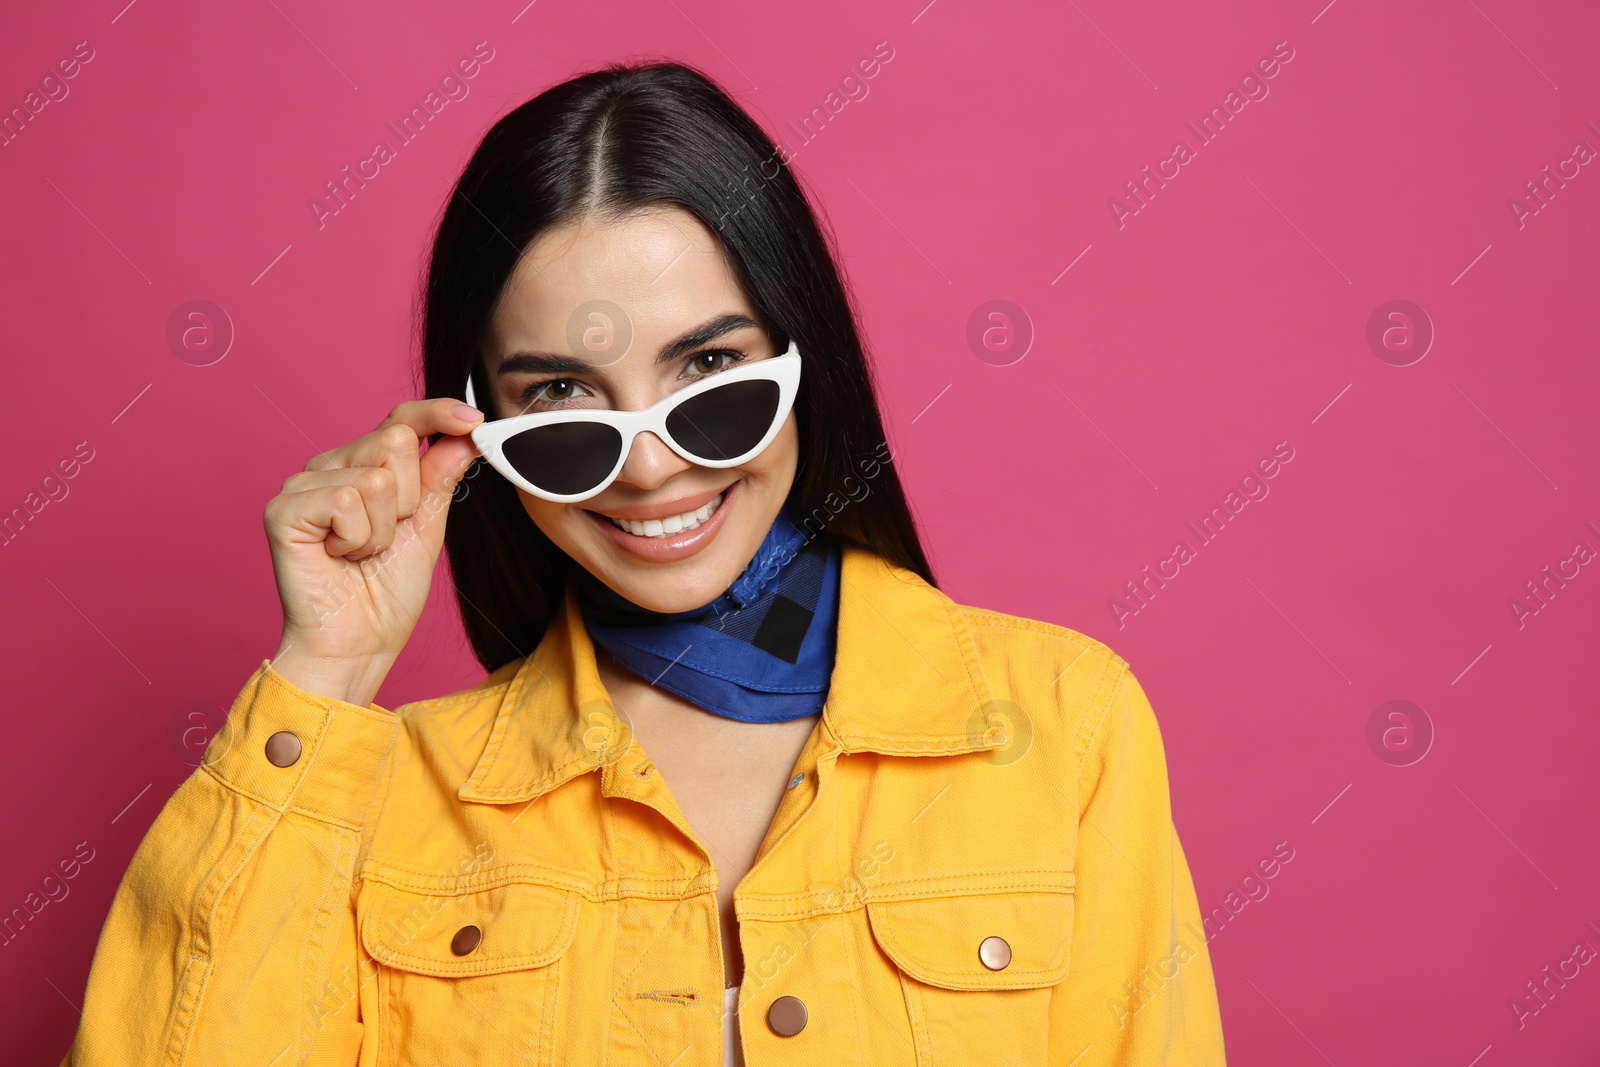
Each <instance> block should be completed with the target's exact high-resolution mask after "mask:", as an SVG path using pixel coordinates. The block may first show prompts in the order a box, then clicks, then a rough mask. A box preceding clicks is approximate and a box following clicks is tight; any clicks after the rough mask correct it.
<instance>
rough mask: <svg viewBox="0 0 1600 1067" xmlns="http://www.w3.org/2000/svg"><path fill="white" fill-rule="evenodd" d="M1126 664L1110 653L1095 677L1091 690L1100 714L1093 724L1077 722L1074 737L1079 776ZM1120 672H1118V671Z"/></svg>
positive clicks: (1113, 700) (1102, 727)
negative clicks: (1076, 731) (1100, 697)
mask: <svg viewBox="0 0 1600 1067" xmlns="http://www.w3.org/2000/svg"><path fill="white" fill-rule="evenodd" d="M1127 671H1128V665H1127V663H1126V662H1124V661H1123V659H1122V657H1120V656H1118V655H1115V654H1112V655H1110V656H1108V657H1107V658H1106V661H1105V663H1104V665H1103V666H1102V667H1101V669H1100V677H1098V678H1097V679H1095V683H1094V688H1093V690H1092V691H1093V692H1094V693H1095V694H1096V697H1097V699H1096V703H1097V704H1099V706H1100V714H1099V715H1097V716H1096V717H1095V719H1094V726H1092V727H1090V726H1089V724H1088V723H1087V722H1083V723H1079V725H1078V737H1077V738H1076V739H1075V744H1076V747H1077V752H1076V753H1075V755H1076V756H1077V757H1078V772H1079V775H1080V777H1081V775H1082V772H1083V763H1084V760H1085V759H1087V758H1088V755H1089V751H1090V750H1091V749H1092V748H1094V746H1095V744H1096V743H1097V742H1098V741H1099V739H1100V731H1101V730H1102V729H1104V727H1105V722H1106V719H1107V718H1108V717H1109V716H1110V712H1111V706H1112V704H1114V703H1115V702H1116V697H1117V687H1118V686H1119V685H1120V684H1121V674H1122V673H1127ZM1119 672H1120V673H1119ZM1100 694H1105V698H1104V699H1103V700H1101V699H1098V698H1099V696H1100Z"/></svg>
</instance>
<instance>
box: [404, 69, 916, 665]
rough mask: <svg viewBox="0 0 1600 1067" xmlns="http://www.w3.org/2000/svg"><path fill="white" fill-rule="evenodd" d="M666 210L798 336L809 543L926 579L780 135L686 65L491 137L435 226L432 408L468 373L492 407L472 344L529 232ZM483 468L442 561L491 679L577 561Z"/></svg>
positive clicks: (534, 633)
mask: <svg viewBox="0 0 1600 1067" xmlns="http://www.w3.org/2000/svg"><path fill="white" fill-rule="evenodd" d="M663 204H665V205H673V206H676V207H679V208H682V209H684V210H686V211H688V212H690V213H691V214H693V215H695V216H696V217H698V218H699V220H700V221H701V222H702V223H704V224H705V225H706V227H707V228H709V229H710V230H711V232H712V233H713V234H715V235H716V237H717V240H718V242H719V243H720V245H721V247H722V250H723V253H724V254H725V255H726V256H727V259H728V262H729V264H730V266H731V268H732V270H733V272H734V274H735V276H736V277H737V278H738V280H739V283H740V285H741V286H742V287H743V289H744V292H745V294H746V295H747V296H748V298H749V299H750V302H751V303H752V304H753V305H755V307H756V309H757V310H758V312H759V317H760V318H761V319H762V320H763V325H764V326H765V327H766V328H767V330H768V332H769V333H771V334H772V335H773V338H774V343H775V344H778V345H779V349H780V350H781V349H782V348H783V347H785V346H786V345H787V341H788V339H791V338H792V339H793V340H794V341H795V342H796V343H797V344H798V345H799V347H800V351H801V352H803V353H804V354H805V360H806V370H805V374H803V375H802V376H801V380H800V391H799V395H798V396H797V397H796V399H795V412H796V420H797V424H798V428H799V437H800V460H799V465H798V469H797V471H796V474H795V484H794V487H793V488H792V489H791V491H790V495H789V499H790V500H792V501H795V502H796V503H798V505H799V507H800V509H801V511H802V512H803V513H804V514H805V515H806V516H807V525H808V527H809V528H810V530H811V532H813V533H817V532H820V531H821V530H823V529H824V528H825V530H826V532H827V533H828V534H831V535H833V536H837V537H839V538H842V539H844V540H847V541H851V542H854V543H855V544H857V545H860V546H862V547H865V548H868V549H870V550H872V551H874V552H876V553H878V554H879V555H881V556H883V557H884V558H886V559H888V560H889V561H891V562H893V563H896V564H899V565H900V566H902V567H905V568H906V569H908V570H910V571H913V572H914V573H916V574H918V575H919V576H921V577H922V578H923V579H924V580H925V581H927V582H928V583H930V584H934V578H933V573H932V570H931V569H930V567H929V565H928V561H927V558H926V556H925V555H924V554H923V550H922V545H921V542H920V541H919V540H918V538H917V530H916V525H915V523H914V522H913V521H912V518H911V512H910V509H909V508H908V507H907V505H906V499H905V493H904V491H903V490H902V488H901V485H900V479H899V477H898V476H897V474H896V472H895V469H894V466H893V465H892V463H891V462H890V460H889V452H888V448H887V445H886V444H885V440H886V439H885V436H884V432H883V424H882V421H881V420H880V418H879V414H878V407H877V399H876V395H875V390H874V388H873V382H872V373H871V370H870V368H869V366H868V364H867V361H866V358H865V356H864V354H863V352H862V346H861V339H860V337H859V336H858V335H857V332H856V323H855V317H854V315H853V314H852V310H851V306H850V301H849V298H848V297H847V296H846V293H845V289H844V285H843V283H842V282H841V280H840V277H839V271H838V268H837V267H836V266H835V264H834V261H833V257H832V255H831V254H830V252H829V248H828V244H827V241H826V240H825V238H824V237H823V233H822V230H821V228H820V227H819V226H818V223H817V219H816V216H815V215H814V214H813V213H812V211H811V207H810V205H809V204H808V203H807V201H806V198H805V195H804V194H803V193H802V192H801V190H800V186H799V184H798V183H797V182H796V181H795V178H794V176H793V175H792V174H791V173H790V171H789V167H788V165H787V161H786V160H785V159H783V158H781V157H780V155H779V153H778V151H777V149H776V147H775V146H774V144H773V142H772V141H771V140H770V139H769V138H768V137H767V135H766V134H765V133H764V132H763V131H762V130H761V128H760V127H759V126H758V125H757V124H756V123H755V121H754V120H752V119H751V118H750V116H748V115H747V114H745V112H744V111H743V110H742V109H741V108H740V107H739V106H738V105H737V104H736V103H734V101H733V100H732V99H731V98H729V96H728V95H727V94H726V93H725V92H723V91H722V90H721V89H720V88H718V87H717V85H716V84H715V83H713V82H712V81H711V80H710V79H709V78H707V77H706V76H705V75H704V74H702V73H700V72H699V71H696V70H694V69H692V68H690V67H686V66H683V65H681V64H678V63H649V64H641V65H629V66H612V67H608V68H606V69H604V70H598V71H593V72H590V73H587V74H583V75H580V76H578V77H575V78H573V79H571V80H569V81H565V82H562V83H561V84H559V85H556V86H553V87H552V88H550V89H547V90H545V91H544V92H542V93H540V94H539V95H538V96H536V97H534V98H533V99H532V100H529V101H528V102H527V103H525V104H523V105H522V106H520V107H518V108H517V109H516V110H514V111H512V112H511V113H509V114H508V115H506V116H505V117H504V118H502V119H500V121H498V122H496V123H495V125H494V127H493V128H492V129H490V130H489V132H488V134H486V135H485V136H484V138H483V141H482V143H480V144H479V145H478V148H477V151H475V152H474V153H473V154H472V158H471V159H470V160H469V161H468V162H467V165H466V168H465V170H463V171H462V173H461V177H460V178H459V179H458V180H457V182H456V185H455V188H454V190H452V192H451V195H450V200H449V202H448V203H447V205H446V206H445V209H444V212H443V214H442V216H441V217H440V220H439V226H438V232H437V234H436V235H435V237H434V242H433V251H432V257H431V260H430V262H429V265H428V274H427V278H426V281H425V283H424V286H423V289H422V292H421V295H420V307H419V313H420V317H421V320H422V378H423V381H422V386H423V389H424V391H425V392H424V395H426V396H429V397H439V396H449V397H459V396H461V394H462V393H463V392H464V391H465V389H464V386H465V383H466V377H467V374H468V373H469V372H470V373H472V374H474V375H475V377H474V378H473V383H474V388H475V389H476V391H477V394H478V395H479V396H485V397H486V396H489V395H490V392H489V390H488V388H487V381H486V379H485V378H484V367H483V361H482V359H481V358H480V356H481V351H480V344H481V341H482V339H483V338H484V336H485V331H486V329H487V326H488V324H489V320H490V317H491V315H492V314H493V312H494V308H495V304H496V301H497V300H498V299H499V296H500V292H501V289H502V287H503V286H504V285H505V283H506V281H507V279H509V278H510V276H511V273H512V271H513V270H514V269H515V267H516V265H517V261H518V259H519V258H520V257H521V255H522V253H523V251H524V249H526V248H527V246H528V244H529V243H530V242H531V241H533V240H534V238H536V237H537V236H538V235H539V234H540V233H542V232H544V231H545V230H547V229H549V228H551V227H554V226H558V225H560V224H562V223H564V222H566V221H568V220H570V219H572V218H574V217H576V216H578V215H581V214H583V213H584V212H587V211H596V210H598V211H603V212H606V213H608V214H609V213H624V212H627V211H629V210H632V209H637V208H644V207H648V206H651V205H663ZM819 413H820V414H821V415H822V416H823V417H820V418H819V417H818V415H819ZM477 467H478V469H477V470H475V471H473V472H469V473H470V474H471V476H470V477H469V478H468V479H467V480H464V481H463V483H462V485H463V486H465V487H466V488H465V489H464V490H463V489H461V488H458V490H457V494H456V497H457V498H456V500H455V501H454V502H453V503H452V504H451V507H450V516H449V520H448V523H447V525H446V527H445V548H446V551H447V552H448V553H449V557H450V570H451V572H452V574H453V576H454V581H455V590H456V599H457V603H458V605H459V607H460V609H461V617H462V621H463V622H464V623H465V625H466V630H467V636H468V638H469V639H470V640H471V642H472V648H473V652H474V653H475V654H476V655H477V657H478V661H479V662H480V663H482V664H483V666H484V668H485V669H486V670H489V671H491V672H493V671H494V670H496V669H497V668H499V667H501V666H503V665H505V664H506V663H509V662H511V661H512V660H514V659H520V658H522V657H525V656H527V655H528V654H529V653H531V652H532V651H533V649H534V647H535V646H536V645H537V644H538V643H539V640H540V639H541V638H542V637H543V635H544V631H545V629H546V627H547V626H548V625H549V623H550V621H551V618H552V617H553V615H554V612H555V611H556V610H557V608H558V607H559V606H560V602H561V597H562V595H563V593H564V590H565V584H566V581H567V578H568V576H569V575H570V574H571V572H572V570H573V568H574V567H576V566H577V564H576V563H575V562H574V561H573V560H572V559H571V557H569V556H568V555H567V554H566V553H565V552H563V551H562V550H561V549H560V548H558V547H557V546H556V545H555V544H554V543H553V542H552V541H550V539H549V538H547V537H546V536H545V535H544V533H543V532H542V531H541V530H540V529H539V528H538V526H537V525H535V524H534V522H533V520H532V519H530V518H529V517H528V513H527V512H526V511H524V510H523V507H522V503H521V500H520V499H519V498H518V496H517V492H516V489H515V488H514V487H513V486H512V485H511V483H509V482H507V481H506V480H505V479H504V478H501V477H500V476H499V475H498V474H496V473H495V472H494V470H493V469H492V468H489V467H488V466H487V465H486V464H484V463H483V461H482V460H479V461H478V465H477ZM852 487H854V488H852ZM863 489H864V495H860V494H862V491H863ZM463 493H464V494H465V495H463Z"/></svg>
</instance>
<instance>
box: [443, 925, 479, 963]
mask: <svg viewBox="0 0 1600 1067" xmlns="http://www.w3.org/2000/svg"><path fill="white" fill-rule="evenodd" d="M482 940H483V931H482V930H480V929H478V928H477V927H476V926H463V927H462V928H461V929H459V930H457V931H456V936H455V937H452V938H451V939H450V951H451V952H454V953H455V954H456V955H457V956H465V955H466V954H467V953H469V952H471V951H472V950H473V949H475V948H477V947H478V942H479V941H482Z"/></svg>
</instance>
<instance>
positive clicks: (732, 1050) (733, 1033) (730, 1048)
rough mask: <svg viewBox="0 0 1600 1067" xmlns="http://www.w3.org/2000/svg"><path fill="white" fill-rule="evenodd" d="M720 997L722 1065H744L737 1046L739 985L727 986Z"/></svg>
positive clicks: (741, 1066)
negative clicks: (721, 1000)
mask: <svg viewBox="0 0 1600 1067" xmlns="http://www.w3.org/2000/svg"><path fill="white" fill-rule="evenodd" d="M722 998H723V1004H722V1067H744V1051H743V1050H742V1049H741V1048H740V1047H739V987H738V986H736V985H731V986H729V987H728V988H727V989H726V990H724V991H723V994H722Z"/></svg>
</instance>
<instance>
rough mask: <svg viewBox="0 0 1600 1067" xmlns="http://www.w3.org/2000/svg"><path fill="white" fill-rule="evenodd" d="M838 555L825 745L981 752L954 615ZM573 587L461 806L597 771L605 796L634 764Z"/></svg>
mask: <svg viewBox="0 0 1600 1067" xmlns="http://www.w3.org/2000/svg"><path fill="white" fill-rule="evenodd" d="M842 547H843V557H842V560H841V576H840V577H841V581H840V589H839V622H838V626H839V633H838V646H837V648H838V652H837V656H836V658H835V661H834V668H833V676H832V678H831V680H830V682H829V689H828V698H827V702H826V703H825V704H824V705H823V709H822V728H823V730H824V731H825V733H826V735H827V736H826V737H825V740H827V741H828V742H829V744H830V747H833V748H836V749H837V750H838V751H839V752H880V753H884V754H887V755H892V756H931V755H947V754H953V753H958V752H973V751H981V750H983V749H985V747H986V745H985V741H984V726H983V725H982V721H983V720H982V712H981V709H982V708H983V706H984V705H985V704H987V703H988V702H989V701H990V700H991V699H993V698H992V697H991V696H990V693H989V687H988V682H987V679H986V678H985V677H984V674H983V670H982V667H981V665H980V664H979V662H978V658H977V651H976V648H975V646H974V644H973V640H972V635H971V634H970V632H969V631H968V629H967V626H966V623H965V622H964V621H963V620H962V618H961V613H960V609H959V608H958V607H957V605H956V604H955V603H954V602H952V601H951V600H950V598H949V597H948V596H946V595H945V594H944V593H943V592H941V591H940V590H938V589H936V588H934V587H933V586H931V585H929V584H928V583H927V582H925V581H923V580H922V578H920V577H919V576H918V575H916V574H915V573H913V572H912V571H909V570H906V569H904V568H902V567H899V566H896V565H894V564H892V563H890V562H889V561H888V560H886V559H884V558H883V557H882V556H879V555H878V554H877V553H875V552H873V551H871V550H870V549H866V548H862V547H859V546H857V545H855V544H853V543H850V542H845V543H844V544H843V546H842ZM575 584H576V583H573V582H568V583H567V589H566V594H565V597H564V601H563V604H562V608H561V610H560V611H558V612H557V613H556V616H555V618H554V619H553V620H552V621H551V624H550V627H549V629H548V630H547V631H546V633H545V635H544V640H542V641H541V642H540V644H539V646H538V648H536V649H535V650H534V652H533V654H532V655H530V656H529V657H527V659H526V660H524V661H523V664H522V666H521V667H520V668H518V670H517V672H516V674H515V675H514V676H513V677H512V679H511V683H510V685H509V686H508V687H507V688H506V690H505V693H504V697H503V698H502V700H501V702H500V706H499V709H498V711H497V713H496V716H495V721H494V726H493V727H492V729H491V730H490V733H489V741H488V744H487V745H486V746H485V748H484V751H483V755H482V756H481V757H479V759H478V763H477V766H476V767H474V769H473V771H472V775H471V777H470V778H468V779H467V781H466V782H465V783H464V784H463V785H462V786H461V788H460V789H459V790H457V793H456V796H457V797H458V798H459V799H461V800H464V801H473V802H481V803H490V804H510V803H518V802H521V801H526V800H532V799H533V798H535V797H537V796H539V795H541V794H543V793H545V792H547V791H549V790H551V789H553V788H555V787H556V786H558V785H560V784H561V783H563V782H565V781H567V780H568V779H570V778H572V777H574V776H575V775H578V774H582V773H584V772H585V771H592V770H601V771H602V772H603V774H602V790H603V792H604V793H605V794H607V795H611V794H613V793H614V792H615V791H617V790H616V789H614V788H613V786H614V784H615V779H614V777H613V772H614V771H615V769H616V768H617V765H618V763H619V762H621V763H624V764H629V762H630V761H629V760H628V758H627V753H628V748H629V738H628V728H627V725H626V723H625V722H624V721H623V720H622V718H621V717H620V716H619V715H618V714H617V712H616V709H615V707H614V706H613V705H612V704H611V701H610V698H609V697H608V695H607V693H606V689H605V686H604V684H603V683H602V682H601V680H600V674H599V670H598V668H597V667H596V665H595V652H594V644H593V642H592V641H591V640H590V638H589V634H588V631H587V629H586V628H585V627H584V625H583V617H582V615H581V613H580V611H579V607H578V599H577V592H576V588H575ZM624 769H626V768H624Z"/></svg>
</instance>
